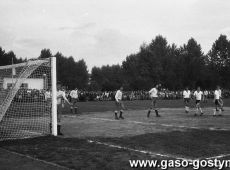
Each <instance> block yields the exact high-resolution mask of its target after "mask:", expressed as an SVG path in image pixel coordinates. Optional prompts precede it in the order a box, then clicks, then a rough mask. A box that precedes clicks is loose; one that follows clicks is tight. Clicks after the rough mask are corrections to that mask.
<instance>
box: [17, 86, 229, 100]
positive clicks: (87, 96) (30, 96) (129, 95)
mask: <svg viewBox="0 0 230 170" xmlns="http://www.w3.org/2000/svg"><path fill="white" fill-rule="evenodd" d="M46 93H47V91H45V90H36V89H20V90H18V92H17V94H16V96H15V98H14V101H20V102H29V101H41V100H42V101H45V99H46ZM182 93H183V92H182V91H169V90H166V89H163V90H161V91H160V92H159V98H160V99H163V100H174V99H182V97H183V96H182ZM191 93H192V94H193V91H191ZM78 94H79V95H78V101H111V100H114V96H115V91H106V92H101V91H98V92H95V91H78ZM204 94H205V98H206V99H208V98H213V91H207V90H205V91H204ZM222 96H223V97H224V98H230V90H222ZM66 97H67V98H68V99H69V100H70V101H71V97H70V91H68V90H66ZM149 99H150V98H149V94H148V91H144V90H140V91H125V92H124V93H123V100H149Z"/></svg>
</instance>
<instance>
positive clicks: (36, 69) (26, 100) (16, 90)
mask: <svg viewBox="0 0 230 170" xmlns="http://www.w3.org/2000/svg"><path fill="white" fill-rule="evenodd" d="M51 89H52V81H51V59H50V58H47V59H38V60H28V61H27V62H25V63H20V64H12V65H7V66H0V140H9V139H19V138H29V137H37V136H41V135H47V134H50V133H51V130H50V129H51V125H50V124H51V123H52V121H51V119H52V114H51V113H52V100H51V94H52V90H51Z"/></svg>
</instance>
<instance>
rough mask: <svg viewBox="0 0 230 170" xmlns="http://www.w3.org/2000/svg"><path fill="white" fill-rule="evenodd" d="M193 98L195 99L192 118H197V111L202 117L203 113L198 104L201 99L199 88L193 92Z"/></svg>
mask: <svg viewBox="0 0 230 170" xmlns="http://www.w3.org/2000/svg"><path fill="white" fill-rule="evenodd" d="M194 97H195V99H196V113H195V115H194V116H197V114H198V112H199V111H200V116H202V115H203V114H204V113H203V111H202V109H201V106H200V102H201V100H202V99H203V92H202V91H201V90H200V87H197V90H196V91H195V92H194Z"/></svg>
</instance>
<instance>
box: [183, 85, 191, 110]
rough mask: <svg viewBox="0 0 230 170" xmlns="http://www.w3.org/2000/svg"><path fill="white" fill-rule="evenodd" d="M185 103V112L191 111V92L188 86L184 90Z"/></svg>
mask: <svg viewBox="0 0 230 170" xmlns="http://www.w3.org/2000/svg"><path fill="white" fill-rule="evenodd" d="M183 98H184V105H185V113H188V112H189V102H190V98H191V92H190V90H189V89H188V87H186V88H185V90H184V91H183Z"/></svg>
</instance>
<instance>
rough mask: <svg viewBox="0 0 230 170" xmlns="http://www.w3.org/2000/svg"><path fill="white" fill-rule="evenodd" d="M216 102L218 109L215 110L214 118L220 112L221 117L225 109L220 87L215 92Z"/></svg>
mask: <svg viewBox="0 0 230 170" xmlns="http://www.w3.org/2000/svg"><path fill="white" fill-rule="evenodd" d="M214 102H215V107H216V109H215V110H214V114H213V116H216V112H218V111H219V116H222V111H224V109H223V100H222V99H221V89H220V86H217V87H216V90H215V92H214Z"/></svg>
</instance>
